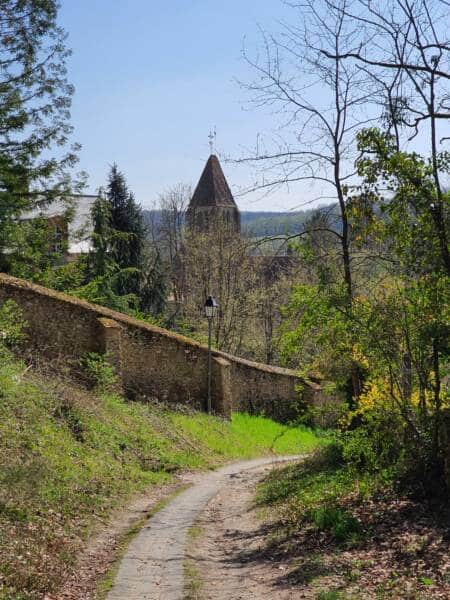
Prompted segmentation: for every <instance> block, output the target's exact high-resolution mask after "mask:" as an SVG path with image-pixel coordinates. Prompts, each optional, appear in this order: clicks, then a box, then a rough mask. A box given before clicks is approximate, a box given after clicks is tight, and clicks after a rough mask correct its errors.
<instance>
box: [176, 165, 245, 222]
mask: <svg viewBox="0 0 450 600" xmlns="http://www.w3.org/2000/svg"><path fill="white" fill-rule="evenodd" d="M186 222H187V226H188V227H189V229H194V230H197V231H201V232H203V233H207V232H211V231H213V230H214V228H216V227H221V226H227V227H229V228H230V229H231V230H232V231H233V232H234V233H240V230H241V217H240V214H239V209H238V207H237V205H236V202H235V201H234V198H233V195H232V193H231V190H230V187H229V185H228V183H227V180H226V179H225V175H224V174H223V171H222V167H221V166H220V162H219V159H218V158H217V156H216V155H215V154H211V156H210V157H209V158H208V161H207V163H206V165H205V168H204V169H203V173H202V175H201V177H200V180H199V182H198V184H197V187H196V188H195V191H194V194H193V196H192V198H191V201H190V203H189V207H188V209H187V212H186Z"/></svg>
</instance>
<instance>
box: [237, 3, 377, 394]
mask: <svg viewBox="0 0 450 600" xmlns="http://www.w3.org/2000/svg"><path fill="white" fill-rule="evenodd" d="M327 4H328V3H327V2H326V1H322V0H321V1H319V2H318V1H317V0H314V1H313V0H305V1H303V2H290V3H289V5H290V6H291V7H292V8H293V10H295V11H296V12H297V14H298V17H299V18H298V22H297V24H296V23H295V22H294V20H292V21H290V22H289V23H286V24H284V26H283V29H282V33H281V34H280V35H279V36H278V37H276V36H274V35H268V34H263V52H262V53H261V54H260V55H258V58H257V59H256V60H252V59H250V58H249V57H248V56H247V57H246V58H247V60H248V62H249V63H250V64H251V66H252V67H253V68H254V69H255V70H256V72H257V75H258V79H257V80H256V81H255V82H254V83H252V84H247V85H246V86H245V87H246V88H247V89H248V90H249V91H250V92H251V93H252V95H253V101H254V103H255V104H256V105H257V106H270V107H272V108H273V107H276V108H277V109H278V110H279V113H280V118H281V119H282V123H283V126H282V128H281V131H282V134H280V135H279V138H278V139H281V141H279V142H278V143H276V144H275V148H274V150H267V151H262V149H261V147H257V148H256V151H255V153H254V154H253V155H251V156H248V157H245V158H244V159H242V160H241V161H240V162H245V163H248V162H251V163H254V164H256V165H258V164H261V165H263V168H264V169H265V173H269V174H270V175H269V177H267V175H266V176H265V181H264V183H263V184H261V185H258V186H257V187H259V188H272V189H273V188H276V187H279V186H282V185H290V184H295V183H298V182H302V181H309V182H314V183H315V184H316V186H317V185H319V186H320V187H321V188H323V191H322V193H321V197H324V195H325V197H327V198H330V197H331V198H333V199H336V201H337V204H338V207H339V226H338V227H333V228H326V227H324V226H323V225H322V226H320V227H318V229H317V230H318V231H324V232H325V231H326V232H327V233H329V234H330V235H332V236H334V237H335V238H336V240H337V241H338V244H339V248H340V250H339V254H340V257H339V258H340V266H339V269H337V270H335V271H334V273H335V275H336V276H337V280H336V281H334V282H332V284H333V286H334V285H338V286H340V287H342V293H340V294H339V296H340V301H341V309H342V310H343V311H344V312H345V313H346V315H347V319H348V321H349V322H351V320H352V311H353V300H354V296H355V293H356V290H355V277H354V273H353V264H352V242H353V240H352V231H351V224H350V219H349V214H348V206H347V205H348V197H349V189H350V185H351V184H352V183H354V181H355V169H354V165H353V163H354V160H355V159H356V157H357V146H356V133H357V131H358V129H359V128H361V127H362V126H363V124H365V123H367V122H370V121H371V119H372V118H373V115H371V113H370V109H368V106H369V105H370V91H368V90H367V86H366V85H365V81H366V79H367V76H366V75H365V74H364V73H363V72H361V70H359V69H357V68H356V67H354V66H352V65H351V64H346V63H345V61H344V60H343V59H342V58H341V55H342V54H345V53H346V52H348V51H349V50H350V49H351V48H352V47H353V43H354V35H355V33H354V28H353V25H352V22H351V19H350V18H348V17H347V15H346V12H345V10H344V8H345V6H346V5H347V2H346V0H341V1H340V2H339V3H338V5H339V6H341V7H342V10H341V11H335V12H333V11H328V10H327ZM327 53H329V54H330V55H333V56H334V57H335V58H334V59H331V58H330V57H329V56H328V54H327ZM324 86H325V88H326V91H325V90H324ZM308 233H309V232H308V231H307V230H306V229H305V230H304V231H303V232H300V234H299V236H302V235H307V234H308ZM351 379H352V381H351V386H350V387H351V394H350V395H351V396H353V397H357V396H358V395H359V394H360V392H361V387H362V382H361V377H360V371H359V369H358V366H357V365H356V364H355V365H354V368H352V369H351Z"/></svg>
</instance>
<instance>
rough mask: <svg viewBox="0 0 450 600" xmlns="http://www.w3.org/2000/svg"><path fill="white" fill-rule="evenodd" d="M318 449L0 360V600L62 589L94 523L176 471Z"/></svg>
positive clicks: (255, 421)
mask: <svg viewBox="0 0 450 600" xmlns="http://www.w3.org/2000/svg"><path fill="white" fill-rule="evenodd" d="M319 443H320V440H319V438H317V437H316V435H314V434H313V433H312V432H310V431H308V430H306V429H286V428H285V427H283V426H282V425H279V424H277V423H274V422H272V421H270V420H268V419H264V418H262V417H249V416H247V415H235V416H234V417H233V419H232V421H231V422H227V421H224V420H221V419H219V418H215V417H209V416H207V415H204V414H198V413H193V412H192V413H189V412H185V411H184V412H176V411H172V412H171V411H169V410H166V409H162V408H161V407H159V408H158V407H156V406H150V405H143V404H139V403H132V402H126V401H124V400H123V399H122V398H121V397H120V396H118V395H116V394H112V393H104V394H99V393H94V392H88V391H87V390H86V389H84V388H82V387H79V386H76V385H75V384H74V383H71V382H70V381H68V380H64V379H61V378H55V377H53V376H49V375H46V376H44V375H42V374H39V373H36V372H33V371H31V370H27V369H25V367H24V365H23V364H22V363H20V362H17V361H14V360H12V359H7V358H5V357H3V358H2V361H0V598H1V599H2V600H6V599H9V600H13V599H14V600H25V599H35V598H36V599H37V598H41V597H42V596H43V594H44V593H49V592H52V591H54V590H55V589H57V588H58V585H59V584H60V582H61V581H62V579H63V577H64V574H65V573H67V572H68V571H70V569H71V568H73V566H74V562H75V558H76V555H77V552H78V551H79V550H80V548H81V546H82V543H83V540H84V539H85V538H86V537H87V536H88V535H89V533H90V532H91V531H92V529H93V527H95V523H96V522H98V521H99V520H103V521H104V520H105V519H107V516H108V514H109V513H110V512H111V511H112V510H113V509H114V508H116V507H118V506H121V505H123V504H125V503H126V501H127V500H128V499H129V498H130V497H131V496H133V495H134V494H136V493H138V492H142V491H143V490H145V489H147V488H148V487H149V486H153V485H158V484H161V483H163V482H167V481H169V480H170V478H171V477H172V475H173V474H174V473H176V472H180V471H182V470H187V469H208V468H212V467H214V466H215V465H217V464H220V463H221V462H223V461H226V460H231V459H239V458H250V457H254V456H258V455H263V454H267V453H270V452H274V453H277V454H293V453H299V452H304V451H307V450H310V449H312V448H314V447H315V446H317V445H318V444H319Z"/></svg>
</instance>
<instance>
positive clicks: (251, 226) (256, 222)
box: [144, 205, 334, 237]
mask: <svg viewBox="0 0 450 600" xmlns="http://www.w3.org/2000/svg"><path fill="white" fill-rule="evenodd" d="M330 208H331V205H330V206H322V207H320V208H310V209H307V210H301V211H296V212H292V211H286V212H275V211H273V212H266V211H242V212H241V225H242V230H243V231H244V232H250V233H251V234H252V235H254V236H255V237H260V236H266V235H283V234H288V233H289V234H292V233H297V232H299V231H301V230H302V229H303V226H304V224H305V221H307V220H308V219H310V218H311V217H312V216H313V215H314V213H316V212H317V211H324V210H326V211H329V209H330ZM161 212H162V211H160V210H144V217H145V219H146V221H147V222H148V223H149V224H152V223H153V224H154V226H155V227H158V226H159V224H160V222H161ZM331 212H332V213H333V212H334V210H333V209H332V210H331Z"/></svg>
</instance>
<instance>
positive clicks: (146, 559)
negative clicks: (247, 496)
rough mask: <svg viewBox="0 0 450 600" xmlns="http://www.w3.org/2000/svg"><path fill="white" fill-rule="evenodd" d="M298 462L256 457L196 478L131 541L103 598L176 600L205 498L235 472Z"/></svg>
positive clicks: (181, 592) (221, 487)
mask: <svg viewBox="0 0 450 600" xmlns="http://www.w3.org/2000/svg"><path fill="white" fill-rule="evenodd" d="M298 458H300V457H299V456H288V457H276V458H262V459H257V460H251V461H246V462H239V463H235V464H232V465H227V466H225V467H222V468H221V469H218V470H217V471H213V472H210V473H205V474H202V475H200V476H199V477H198V479H197V480H196V482H195V483H194V485H193V486H192V487H190V488H189V489H187V490H185V491H184V492H182V493H181V494H179V495H178V496H176V497H175V498H174V499H173V500H172V501H171V502H169V504H167V505H166V506H165V507H164V508H162V509H161V510H160V511H159V512H158V513H157V514H156V515H154V516H153V517H152V518H151V519H149V521H148V522H147V523H146V525H145V526H144V527H143V528H142V530H141V531H140V533H139V534H138V535H137V536H136V537H135V538H134V539H133V540H132V542H131V543H130V545H129V547H128V550H127V552H126V554H125V556H124V558H123V559H122V562H121V564H120V567H119V571H118V573H117V576H116V579H115V583H114V585H113V588H112V589H111V591H110V592H109V594H108V596H107V600H124V599H126V600H182V599H183V598H184V586H185V581H184V562H185V559H186V543H187V534H188V531H189V529H190V528H191V527H192V526H193V524H194V523H195V521H196V520H197V519H198V517H199V515H200V513H201V512H202V511H203V510H204V508H205V507H206V505H207V504H208V502H209V501H210V500H211V498H213V497H214V496H216V495H217V494H218V493H219V492H220V491H221V490H223V493H224V494H226V493H227V487H228V486H229V485H230V482H232V481H233V480H234V479H236V477H237V476H239V475H240V474H241V473H244V472H247V471H251V470H253V469H259V468H262V467H265V466H269V465H272V464H276V463H280V462H285V461H288V460H295V459H298ZM253 597H255V596H253ZM214 598H217V599H218V598H220V596H214Z"/></svg>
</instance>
